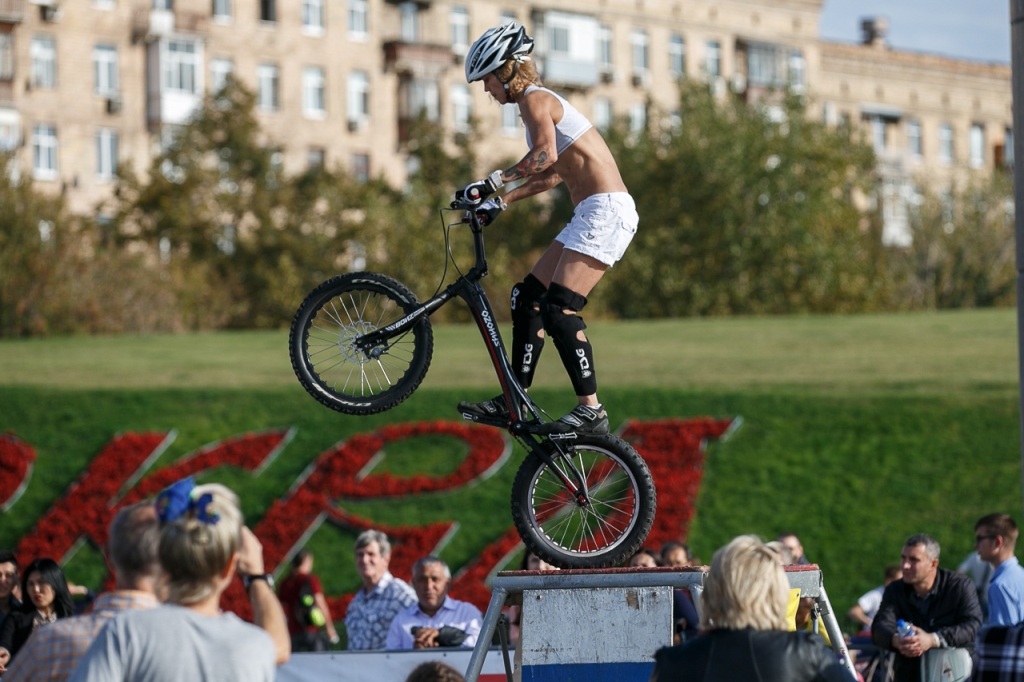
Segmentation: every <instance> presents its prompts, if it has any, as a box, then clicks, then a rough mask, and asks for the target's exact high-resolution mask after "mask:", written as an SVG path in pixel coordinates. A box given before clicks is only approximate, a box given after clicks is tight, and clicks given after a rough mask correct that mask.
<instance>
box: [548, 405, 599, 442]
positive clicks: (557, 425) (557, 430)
mask: <svg viewBox="0 0 1024 682" xmlns="http://www.w3.org/2000/svg"><path fill="white" fill-rule="evenodd" d="M537 433H539V434H543V435H554V434H563V433H575V434H578V435H581V436H603V435H605V434H607V433H608V413H607V412H606V411H605V409H604V408H603V407H601V408H598V409H596V410H595V409H594V408H593V407H590V406H589V405H577V406H576V407H574V408H572V411H571V412H569V414H567V415H565V416H564V417H559V418H558V419H557V420H556V421H553V422H550V423H548V424H544V425H543V426H541V427H540V428H538V429H537Z"/></svg>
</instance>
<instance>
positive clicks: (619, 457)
mask: <svg viewBox="0 0 1024 682" xmlns="http://www.w3.org/2000/svg"><path fill="white" fill-rule="evenodd" d="M479 203H480V199H479V198H478V199H477V200H476V201H472V200H468V199H466V198H464V197H463V198H461V199H457V200H456V201H453V202H452V204H451V207H450V208H448V209H442V224H443V225H444V228H445V229H444V234H445V250H446V255H445V274H443V275H442V277H441V282H442V284H443V282H444V279H445V276H446V274H447V268H448V263H449V260H450V261H451V263H452V264H453V265H454V267H455V268H456V270H457V271H458V272H459V275H460V277H459V278H458V279H457V280H456V281H455V282H453V283H452V284H451V285H450V286H448V287H447V288H445V289H444V290H443V291H441V290H440V285H439V286H438V291H437V292H435V294H434V295H433V296H432V297H431V298H430V299H429V300H427V301H426V302H424V303H420V302H419V301H418V300H417V298H416V296H415V295H414V294H413V293H412V292H411V291H410V290H409V289H408V288H407V287H406V286H405V285H403V284H401V283H400V282H398V281H396V280H395V279H392V278H391V277H388V276H387V275H383V274H379V273H374V272H353V273H349V274H345V275H339V276H336V277H333V278H331V279H329V280H327V281H326V282H324V283H322V284H320V285H319V286H318V287H317V288H316V289H314V290H313V291H312V292H311V293H310V294H309V295H308V296H307V297H306V299H305V300H304V301H303V302H302V305H301V306H299V309H298V311H297V312H296V314H295V319H294V320H293V322H292V326H291V332H290V335H289V353H290V355H291V362H292V368H293V369H294V370H295V374H296V376H297V377H298V379H299V381H300V383H301V384H302V385H303V387H304V388H305V389H306V391H307V392H309V394H310V395H312V396H313V397H314V398H316V400H318V401H319V402H320V403H321V404H323V405H325V406H327V407H329V408H331V409H333V410H336V411H338V412H342V413H344V414H349V415H369V414H376V413H378V412H383V411H385V410H389V409H391V408H393V407H395V406H396V405H398V404H399V403H401V402H402V401H404V400H405V399H406V398H408V397H409V396H410V395H412V393H413V392H414V391H415V390H416V388H417V387H418V386H419V385H420V382H421V381H422V380H423V377H424V376H425V375H426V373H427V369H428V368H429V366H430V360H431V355H432V353H433V333H432V331H431V327H430V319H429V316H430V315H431V313H433V312H434V311H436V310H437V309H438V308H440V307H441V306H442V305H444V304H445V303H447V302H448V301H450V300H452V299H453V298H455V297H459V298H461V299H462V300H464V301H465V302H466V305H467V306H469V310H470V312H471V313H472V316H473V319H474V321H475V322H476V324H477V327H478V328H479V330H480V334H481V336H482V337H483V340H484V343H485V345H486V346H487V350H488V352H489V354H490V357H491V362H492V363H493V365H494V370H495V373H496V374H497V376H498V381H499V382H500V384H501V390H502V394H503V395H504V398H505V401H506V404H507V406H508V408H509V415H510V418H509V419H508V421H504V420H501V419H495V418H486V417H482V416H478V415H473V414H463V417H464V418H466V419H468V420H471V421H475V422H478V423H482V424H487V425H490V426H495V427H498V428H502V429H505V430H507V431H508V432H509V434H511V435H512V437H513V438H515V439H516V440H517V441H518V442H519V443H520V444H521V445H522V446H523V448H524V449H525V450H526V452H527V456H526V459H525V460H524V461H523V463H522V465H521V466H520V467H519V470H518V471H517V473H516V477H515V480H514V482H513V484H512V520H513V522H514V524H515V527H516V530H517V531H518V532H519V535H520V537H521V538H522V540H523V542H524V544H525V545H526V547H527V548H528V549H529V550H530V551H532V552H533V553H534V554H536V555H537V556H538V557H540V558H542V559H544V560H545V561H547V562H548V563H550V564H552V565H555V566H559V567H562V568H603V567H607V566H612V565H616V564H618V563H620V562H622V561H624V560H625V559H627V558H629V557H630V556H632V554H633V553H634V552H636V550H637V549H639V547H640V545H641V544H642V543H643V541H644V539H646V537H647V534H648V533H649V532H650V529H651V525H652V524H653V522H654V511H655V506H656V504H657V501H656V493H655V489H654V481H653V479H652V477H651V473H650V471H649V469H648V468H647V464H646V463H645V462H644V460H643V458H641V457H640V455H639V454H637V452H636V450H634V449H633V448H632V447H631V446H630V445H629V444H628V443H626V442H625V441H623V440H622V439H620V438H618V437H616V436H613V435H601V436H594V435H580V434H575V433H569V434H552V435H541V434H538V433H537V429H538V427H540V426H541V425H542V424H544V423H545V421H544V417H545V416H546V415H545V414H544V413H543V411H542V410H541V409H540V408H539V407H538V406H537V405H536V404H535V403H534V402H533V400H532V399H531V398H530V396H529V394H527V392H526V391H525V390H524V389H523V388H522V386H521V385H520V384H519V382H518V380H517V379H516V377H515V374H514V373H513V371H512V368H511V366H510V364H509V359H508V354H507V353H506V351H505V346H504V344H503V342H502V339H501V334H500V333H499V330H498V325H497V322H496V321H495V318H494V312H493V309H492V308H491V305H490V302H489V301H488V299H487V295H486V294H485V292H484V289H483V287H482V286H481V285H480V280H481V278H483V277H484V276H485V275H486V274H487V260H486V256H485V253H484V240H483V227H484V225H483V224H482V223H481V221H480V219H479V217H478V216H477V213H476V211H475V210H474V209H475V208H476V207H477V205H479ZM444 211H468V213H467V214H466V216H467V217H466V218H464V219H463V220H462V221H460V222H457V223H446V221H445V220H444ZM458 224H468V226H469V228H470V231H471V232H472V235H473V247H474V253H475V257H476V262H475V263H474V265H473V267H472V268H471V269H470V270H469V271H468V272H466V273H462V271H461V270H459V268H458V263H456V262H455V258H454V255H453V254H452V252H451V241H450V239H451V228H452V226H453V225H458Z"/></svg>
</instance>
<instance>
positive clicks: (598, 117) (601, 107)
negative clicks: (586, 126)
mask: <svg viewBox="0 0 1024 682" xmlns="http://www.w3.org/2000/svg"><path fill="white" fill-rule="evenodd" d="M594 126H595V127H596V128H597V129H598V130H600V131H602V132H604V131H606V130H608V129H609V128H611V126H612V101H611V100H610V99H605V98H604V97H598V98H597V99H595V100H594Z"/></svg>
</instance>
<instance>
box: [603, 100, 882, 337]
mask: <svg viewBox="0 0 1024 682" xmlns="http://www.w3.org/2000/svg"><path fill="white" fill-rule="evenodd" d="M653 118H654V124H653V125H652V126H651V127H649V129H648V130H647V131H645V132H643V133H641V134H639V135H637V134H632V133H630V132H628V131H626V130H624V129H623V127H622V126H621V125H620V126H619V127H618V128H616V131H615V132H614V133H612V134H611V135H610V136H609V137H610V144H611V146H612V149H613V153H614V154H615V156H616V158H617V159H618V161H619V168H620V170H621V172H622V175H623V179H624V180H625V182H626V185H627V187H629V188H630V189H631V190H632V193H633V196H634V198H635V199H636V202H637V210H638V212H639V213H640V216H641V222H640V227H639V230H638V232H637V234H636V237H635V238H634V240H633V243H632V245H631V246H630V249H629V251H627V254H626V257H625V258H624V259H623V261H622V262H621V263H620V264H618V265H616V266H615V267H614V268H612V269H611V270H610V271H609V274H608V276H607V277H606V279H608V280H609V281H608V282H606V283H603V284H602V286H601V287H600V288H599V290H598V297H597V298H598V301H599V302H600V303H602V304H603V306H604V307H605V308H606V309H607V310H608V311H609V312H611V313H612V314H614V315H616V316H619V317H662V316H681V315H709V314H730V313H794V312H837V311H855V310H864V309H866V308H871V307H874V306H877V305H879V304H880V301H881V298H882V294H883V290H884V282H885V277H884V272H881V273H880V271H879V266H878V264H877V259H876V258H874V254H876V253H877V250H878V248H879V247H878V245H877V243H878V240H877V237H876V235H874V234H872V233H871V232H870V231H866V230H864V229H862V227H861V221H862V215H861V213H860V212H859V211H858V210H857V208H856V206H855V205H854V203H853V200H852V195H853V193H854V191H855V190H861V191H866V190H867V189H868V188H869V187H870V184H871V182H872V178H873V167H874V156H873V153H872V151H871V150H870V148H868V147H867V146H866V145H864V144H862V143H860V142H858V141H852V140H851V139H850V136H849V134H848V132H846V131H844V130H836V129H831V128H829V127H826V126H825V125H823V124H821V123H818V122H815V121H811V120H809V119H808V118H807V116H806V112H805V111H804V107H803V105H802V103H801V102H800V100H799V99H798V98H796V97H793V96H791V97H787V98H784V99H780V100H779V103H778V105H777V106H774V107H769V106H765V105H753V106H752V105H749V104H747V103H746V102H743V101H742V100H740V99H739V98H738V97H729V98H727V99H726V100H725V101H723V102H719V101H716V99H715V98H714V97H713V96H712V94H711V93H710V91H709V89H708V88H707V87H706V86H704V85H702V84H696V83H684V84H683V86H682V92H681V97H680V108H679V112H678V117H677V118H675V119H673V117H669V116H661V117H660V120H659V117H657V116H655V117H653Z"/></svg>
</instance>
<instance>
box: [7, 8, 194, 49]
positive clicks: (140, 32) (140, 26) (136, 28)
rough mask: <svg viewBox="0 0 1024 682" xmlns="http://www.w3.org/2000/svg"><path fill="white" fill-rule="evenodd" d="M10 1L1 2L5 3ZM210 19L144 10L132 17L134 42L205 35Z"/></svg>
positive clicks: (186, 14) (183, 13)
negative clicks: (175, 36) (173, 35)
mask: <svg viewBox="0 0 1024 682" xmlns="http://www.w3.org/2000/svg"><path fill="white" fill-rule="evenodd" d="M5 1H8V0H0V2H5ZM208 24H209V18H208V17H207V16H206V15H203V14H199V13H197V12H178V11H174V10H169V9H153V10H149V9H143V10H137V11H136V12H135V13H134V14H133V15H132V40H133V41H134V42H136V43H137V42H139V41H140V40H141V41H145V42H147V43H149V42H153V41H154V40H159V39H160V38H165V37H167V36H170V35H172V34H175V33H192V34H195V33H204V32H206V30H207V26H208Z"/></svg>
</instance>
